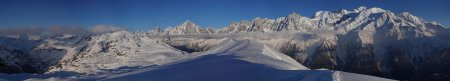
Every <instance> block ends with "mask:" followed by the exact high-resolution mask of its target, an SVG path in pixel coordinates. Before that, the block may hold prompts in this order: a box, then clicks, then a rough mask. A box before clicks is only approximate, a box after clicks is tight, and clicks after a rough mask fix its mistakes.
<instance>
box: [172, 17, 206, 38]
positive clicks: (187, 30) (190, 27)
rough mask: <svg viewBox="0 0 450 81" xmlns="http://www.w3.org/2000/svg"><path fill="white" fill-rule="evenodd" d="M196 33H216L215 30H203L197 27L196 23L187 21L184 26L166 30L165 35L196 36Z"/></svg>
mask: <svg viewBox="0 0 450 81" xmlns="http://www.w3.org/2000/svg"><path fill="white" fill-rule="evenodd" d="M195 33H214V30H212V29H210V28H208V29H203V28H200V27H199V26H197V25H196V24H195V23H193V22H191V21H189V20H186V21H185V22H184V23H183V24H181V25H179V26H176V27H175V28H171V27H169V28H167V29H165V30H164V34H167V35H183V34H195Z"/></svg>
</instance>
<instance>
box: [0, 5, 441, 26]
mask: <svg viewBox="0 0 450 81" xmlns="http://www.w3.org/2000/svg"><path fill="white" fill-rule="evenodd" d="M359 6H367V7H380V8H383V9H386V10H390V11H393V12H396V13H399V12H411V13H412V14H414V15H416V16H419V17H422V18H424V19H425V20H433V21H438V22H439V23H441V24H443V25H445V26H447V27H448V26H450V0H0V28H5V27H21V26H54V25H60V26H81V27H89V26H94V25H97V24H103V25H116V26H122V27H128V28H129V29H131V30H148V29H151V28H152V27H156V26H159V27H167V26H176V25H179V24H180V23H182V22H184V21H185V20H187V19H189V20H191V21H193V22H194V23H197V24H198V25H200V26H202V27H208V26H211V27H223V26H226V25H228V24H230V23H231V22H233V21H240V20H243V19H246V20H252V19H253V18H255V17H266V18H278V17H282V16H287V15H288V14H290V13H292V12H297V13H299V14H300V15H303V16H308V17H310V16H312V15H313V14H314V13H315V12H316V11H319V10H337V9H354V8H357V7H359Z"/></svg>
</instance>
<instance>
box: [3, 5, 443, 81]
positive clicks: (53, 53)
mask: <svg viewBox="0 0 450 81" xmlns="http://www.w3.org/2000/svg"><path fill="white" fill-rule="evenodd" d="M448 36H449V30H448V29H446V28H444V27H443V26H441V25H439V24H438V23H436V22H427V21H424V20H423V19H421V18H419V17H416V16H413V15H412V14H410V13H400V14H395V13H392V12H390V11H388V10H383V9H381V8H366V7H360V8H357V9H354V10H337V11H319V12H317V13H316V14H315V16H314V17H311V18H309V17H304V16H301V15H300V14H297V13H292V14H290V15H288V16H286V17H280V18H278V19H268V18H255V19H254V20H252V21H248V20H243V21H240V22H236V23H233V24H231V25H230V26H228V27H225V28H224V29H220V30H213V29H203V28H201V27H199V26H198V25H196V24H194V23H193V22H191V21H186V22H184V23H183V24H181V25H180V26H177V27H175V28H168V29H165V30H160V29H157V30H154V31H149V32H130V31H117V32H108V33H100V34H86V35H72V34H57V35H51V36H46V35H8V36H0V53H1V54H0V68H1V69H0V71H1V72H5V73H21V72H30V73H46V74H52V73H58V72H75V73H79V74H85V75H89V76H90V75H95V76H94V78H95V79H99V78H100V79H103V78H105V77H106V76H110V75H115V74H119V75H122V74H123V75H126V76H128V75H129V73H138V74H139V73H147V72H150V74H154V73H158V72H155V71H160V70H164V67H165V66H167V67H169V69H170V67H171V65H175V66H183V67H185V66H191V65H189V64H191V63H190V62H192V61H193V62H194V64H197V63H199V64H217V63H210V62H209V61H217V62H220V63H225V64H226V63H230V62H227V61H238V62H244V63H250V65H251V66H253V65H252V64H261V65H264V67H263V69H267V68H270V70H271V71H272V70H273V69H276V70H275V71H276V72H275V73H280V75H290V74H289V73H287V74H284V71H286V70H289V71H288V72H290V70H295V71H297V70H308V69H321V68H326V69H331V70H340V71H346V72H353V73H360V74H367V75H373V76H380V77H385V78H393V79H398V80H427V79H431V80H446V79H448V77H446V76H448V75H450V74H449V73H448V70H449V69H448V68H450V64H448V62H449V58H450V57H449V56H450V55H449V53H450V52H449V50H450V42H448V41H450V39H449V38H448ZM180 47H181V48H188V49H190V50H195V51H194V52H193V53H189V52H190V51H186V50H185V49H181V48H180ZM221 55H223V56H232V57H220V56H221ZM211 56H212V57H211ZM212 58H217V59H219V60H217V59H212ZM199 59H200V60H199ZM223 60H225V61H223ZM186 63H187V64H188V65H183V64H186ZM179 64H181V65H179ZM211 66H212V65H211ZM221 66H226V65H221ZM304 67H308V68H306V69H305V68H304ZM30 68H32V69H31V70H32V71H25V70H27V69H30ZM161 68H163V69H161ZM258 68H259V69H261V68H260V67H258ZM141 69H142V70H143V71H142V70H141ZM155 69H156V70H155ZM238 69H239V68H238ZM188 70H189V68H188ZM280 70H281V71H283V72H278V71H280ZM8 71H9V72H8ZM250 71H254V70H250ZM314 72H316V71H313V72H312V73H314ZM320 72H322V71H320ZM320 72H319V73H320ZM293 74H296V72H294V73H293ZM324 74H326V75H330V76H332V75H331V71H324ZM339 74H342V73H335V74H333V76H337V75H339ZM126 76H125V77H126ZM138 76H139V75H138ZM255 76H256V75H255ZM252 77H254V76H252ZM280 77H282V78H286V76H280ZM280 77H277V80H278V79H280ZM436 77H438V78H436ZM0 78H4V77H1V76H0ZM117 78H119V80H120V77H108V78H106V79H105V80H109V79H111V80H114V79H117ZM290 78H291V79H292V78H296V77H290ZM319 78H320V77H319ZM329 78H331V77H329ZM272 79H273V78H272ZM288 79H289V78H288ZM313 79H316V78H313ZM341 79H342V78H341ZM274 80H275V79H274ZM331 80H333V79H331ZM334 80H336V79H334Z"/></svg>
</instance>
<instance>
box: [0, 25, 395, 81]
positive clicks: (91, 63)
mask: <svg viewBox="0 0 450 81" xmlns="http://www.w3.org/2000/svg"><path fill="white" fill-rule="evenodd" d="M254 34H256V33H248V34H245V33H241V34H203V35H177V36H147V35H144V34H143V33H132V32H127V31H120V32H113V33H108V34H104V35H99V36H94V37H93V38H94V39H95V41H89V43H92V44H89V45H91V46H85V47H82V48H84V49H90V50H82V51H85V52H87V53H90V54H85V56H77V55H75V56H77V57H76V59H74V57H70V58H68V57H67V56H74V55H65V56H66V57H64V58H62V59H63V60H62V61H60V62H62V63H58V64H59V65H56V66H52V67H51V69H49V72H46V73H44V74H26V73H19V74H0V78H2V79H1V80H11V81H20V80H26V81H48V80H50V81H64V80H67V81H73V80H75V81H77V80H101V81H133V80H134V81H149V80H150V81H299V80H300V81H332V80H336V81H341V80H342V81H354V80H374V81H380V80H390V79H384V78H378V77H373V76H368V75H360V74H353V73H346V72H341V71H332V70H326V69H323V70H311V69H308V68H307V67H305V66H303V65H302V64H300V63H299V62H297V61H296V60H294V59H292V58H291V57H289V56H287V55H285V54H282V53H280V52H278V51H276V50H274V49H272V48H271V47H269V46H267V45H266V44H263V43H262V42H264V41H262V40H255V39H262V38H267V37H266V36H278V37H279V38H283V37H290V36H295V35H291V34H293V33H272V34H267V35H265V36H259V37H258V36H254ZM259 34H262V33H259ZM279 34H282V35H279ZM127 35H129V36H127ZM96 38H98V39H96ZM94 39H91V40H94ZM111 40H112V41H115V42H109V44H107V46H106V47H108V45H117V46H114V47H117V49H113V48H108V49H97V48H99V47H97V46H101V44H104V42H105V41H111ZM192 42H194V43H196V44H195V45H198V46H195V47H199V48H202V49H201V50H202V51H201V52H192V53H187V52H185V51H182V50H178V49H176V48H174V47H172V46H177V45H178V46H181V45H186V44H188V43H189V44H191V43H192ZM107 43H108V42H107ZM96 44H100V45H96ZM122 44H126V45H122ZM169 44H170V45H169ZM121 46H123V47H121ZM101 47H105V46H101ZM185 47H188V46H185ZM124 48H130V49H124ZM102 50H103V52H101V51H102ZM105 50H108V51H105ZM116 50H121V51H116ZM197 50H200V49H197ZM122 52H123V53H122ZM121 54H123V55H121ZM65 60H70V61H67V62H65Z"/></svg>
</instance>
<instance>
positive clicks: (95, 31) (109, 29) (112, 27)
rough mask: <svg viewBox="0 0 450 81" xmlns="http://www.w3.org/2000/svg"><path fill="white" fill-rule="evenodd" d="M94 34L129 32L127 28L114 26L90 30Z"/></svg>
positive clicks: (97, 27)
mask: <svg viewBox="0 0 450 81" xmlns="http://www.w3.org/2000/svg"><path fill="white" fill-rule="evenodd" d="M89 31H90V32H92V33H107V32H115V31H127V29H126V28H123V27H117V26H113V25H96V26H94V27H92V28H90V29H89Z"/></svg>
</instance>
